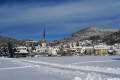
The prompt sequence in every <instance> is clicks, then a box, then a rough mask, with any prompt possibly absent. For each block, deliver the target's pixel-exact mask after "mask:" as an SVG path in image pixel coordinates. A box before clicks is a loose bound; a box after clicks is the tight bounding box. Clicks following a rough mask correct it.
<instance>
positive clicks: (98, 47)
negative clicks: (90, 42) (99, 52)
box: [94, 45, 108, 49]
mask: <svg viewBox="0 0 120 80" xmlns="http://www.w3.org/2000/svg"><path fill="white" fill-rule="evenodd" d="M94 49H108V48H107V46H106V45H96V46H94Z"/></svg>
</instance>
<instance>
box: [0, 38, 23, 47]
mask: <svg viewBox="0 0 120 80" xmlns="http://www.w3.org/2000/svg"><path fill="white" fill-rule="evenodd" d="M9 41H10V42H12V43H13V44H14V45H23V43H22V41H21V40H16V39H14V38H9V37H4V36H0V45H2V46H3V45H7V43H8V42H9Z"/></svg>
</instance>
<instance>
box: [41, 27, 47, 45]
mask: <svg viewBox="0 0 120 80" xmlns="http://www.w3.org/2000/svg"><path fill="white" fill-rule="evenodd" d="M42 47H46V38H45V29H44V33H43V39H42Z"/></svg>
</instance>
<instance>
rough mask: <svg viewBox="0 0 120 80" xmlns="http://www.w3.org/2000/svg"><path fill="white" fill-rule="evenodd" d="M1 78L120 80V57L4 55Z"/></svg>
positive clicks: (1, 64)
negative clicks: (8, 56) (7, 56)
mask: <svg viewBox="0 0 120 80" xmlns="http://www.w3.org/2000/svg"><path fill="white" fill-rule="evenodd" d="M0 80H120V56H82V57H78V56H72V57H39V58H0Z"/></svg>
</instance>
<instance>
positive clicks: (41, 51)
mask: <svg viewBox="0 0 120 80" xmlns="http://www.w3.org/2000/svg"><path fill="white" fill-rule="evenodd" d="M37 47H38V48H37V52H38V53H47V52H48V49H47V46H46V37H45V29H44V33H43V39H42V46H40V45H38V46H37Z"/></svg>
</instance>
